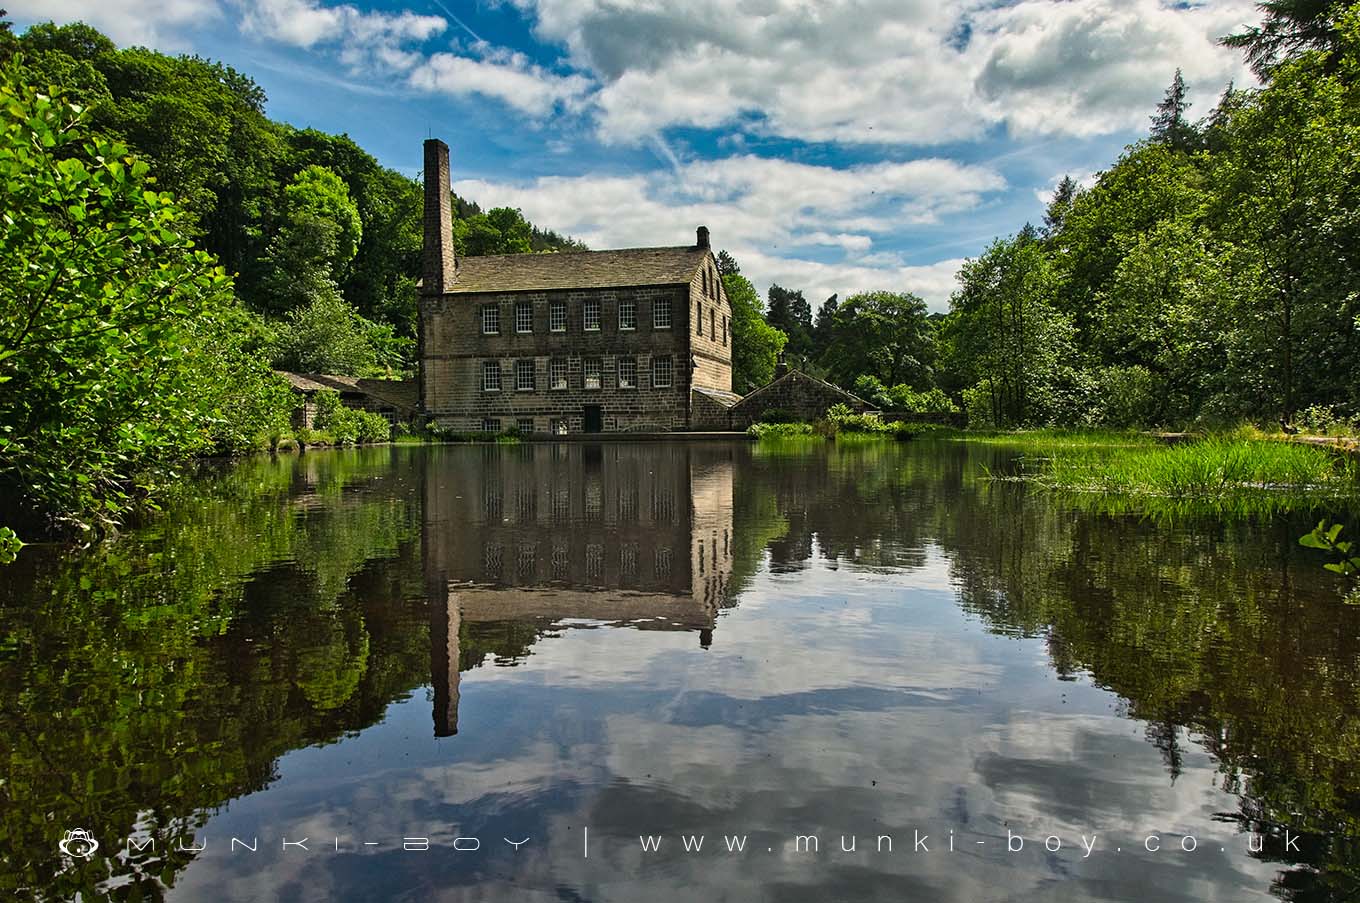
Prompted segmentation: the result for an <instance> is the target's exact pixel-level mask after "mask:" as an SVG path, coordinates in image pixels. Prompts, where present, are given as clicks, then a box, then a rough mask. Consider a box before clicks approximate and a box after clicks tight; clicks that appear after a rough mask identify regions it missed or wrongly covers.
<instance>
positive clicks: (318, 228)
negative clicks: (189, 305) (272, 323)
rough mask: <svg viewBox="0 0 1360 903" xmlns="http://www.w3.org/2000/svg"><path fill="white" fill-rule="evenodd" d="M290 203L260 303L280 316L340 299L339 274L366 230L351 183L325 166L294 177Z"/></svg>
mask: <svg viewBox="0 0 1360 903" xmlns="http://www.w3.org/2000/svg"><path fill="white" fill-rule="evenodd" d="M284 203H285V204H286V208H285V212H284V216H283V220H282V223H281V224H280V226H279V229H278V232H277V234H275V236H274V239H273V241H272V242H270V245H269V249H268V251H267V252H266V254H265V258H264V260H263V261H262V264H263V267H264V270H265V275H264V277H263V278H262V279H261V281H260V296H259V297H260V300H261V301H262V302H263V304H264V306H265V307H266V309H268V310H270V311H273V312H275V313H288V312H290V311H292V310H295V309H297V308H299V307H303V306H307V305H311V304H315V303H316V302H317V301H319V300H322V299H337V298H339V297H340V289H339V286H338V285H337V282H338V281H339V280H338V278H337V275H336V274H337V272H338V271H339V270H340V269H341V268H343V267H346V266H347V265H348V264H349V262H350V261H351V260H353V259H354V254H355V252H356V250H357V248H358V244H359V239H360V237H361V235H362V229H363V226H362V223H361V222H360V219H359V212H358V210H357V209H356V208H355V206H354V203H353V201H351V200H350V197H349V192H348V190H347V189H346V188H345V183H344V182H342V181H341V180H340V178H339V177H338V176H337V175H335V173H333V172H331V171H330V170H328V169H326V168H325V167H321V166H315V165H313V166H308V167H307V168H305V169H303V170H302V171H301V172H299V173H298V174H297V175H296V176H294V178H293V180H292V181H291V182H290V183H289V184H288V187H287V188H286V189H285V190H284Z"/></svg>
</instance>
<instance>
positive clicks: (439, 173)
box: [420, 138, 458, 295]
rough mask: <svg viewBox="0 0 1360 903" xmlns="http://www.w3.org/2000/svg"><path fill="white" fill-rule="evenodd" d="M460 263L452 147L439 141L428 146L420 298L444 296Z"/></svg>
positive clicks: (430, 142)
mask: <svg viewBox="0 0 1360 903" xmlns="http://www.w3.org/2000/svg"><path fill="white" fill-rule="evenodd" d="M457 266H458V261H457V260H456V259H455V258H454V254H453V212H452V210H450V209H449V146H448V145H447V144H445V143H444V142H443V141H440V140H439V139H438V138H430V139H427V140H426V142H425V249H424V256H423V264H422V267H421V288H420V291H421V294H423V295H442V294H444V293H445V292H446V291H448V290H449V288H450V286H452V285H453V279H454V276H455V275H456V272H457Z"/></svg>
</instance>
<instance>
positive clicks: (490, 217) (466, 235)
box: [453, 207, 533, 257]
mask: <svg viewBox="0 0 1360 903" xmlns="http://www.w3.org/2000/svg"><path fill="white" fill-rule="evenodd" d="M453 243H454V248H455V250H456V251H457V252H458V253H459V254H460V255H462V256H464V257H481V256H484V255H487V254H527V253H529V252H530V251H531V250H533V231H532V228H531V227H530V225H529V223H528V222H527V221H526V220H525V219H524V214H522V213H520V211H518V210H516V209H515V208H513V207H497V208H495V209H493V210H489V211H487V212H486V213H475V214H473V215H472V216H469V217H467V218H465V219H459V220H455V221H454V224H453Z"/></svg>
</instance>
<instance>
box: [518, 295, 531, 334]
mask: <svg viewBox="0 0 1360 903" xmlns="http://www.w3.org/2000/svg"><path fill="white" fill-rule="evenodd" d="M533 331H534V302H532V301H517V302H515V332H533Z"/></svg>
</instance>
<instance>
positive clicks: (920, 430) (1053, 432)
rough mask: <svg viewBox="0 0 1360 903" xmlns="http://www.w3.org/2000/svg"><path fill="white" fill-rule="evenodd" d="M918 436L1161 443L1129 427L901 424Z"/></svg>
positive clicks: (1032, 444) (1046, 443) (1017, 443)
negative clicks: (1004, 427)
mask: <svg viewBox="0 0 1360 903" xmlns="http://www.w3.org/2000/svg"><path fill="white" fill-rule="evenodd" d="M904 426H908V427H911V428H912V429H913V430H915V431H916V433H917V435H918V437H919V438H921V439H947V440H951V441H957V442H969V443H972V444H974V445H995V446H1003V447H1006V448H1018V449H1021V450H1024V451H1043V450H1046V449H1052V450H1055V451H1056V450H1060V449H1082V448H1153V447H1158V446H1159V445H1160V443H1158V441H1157V440H1156V439H1154V438H1152V437H1151V436H1146V435H1143V434H1142V433H1136V432H1131V431H1128V430H1099V429H1034V430H962V429H958V428H956V427H949V426H939V425H935V424H904Z"/></svg>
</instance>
